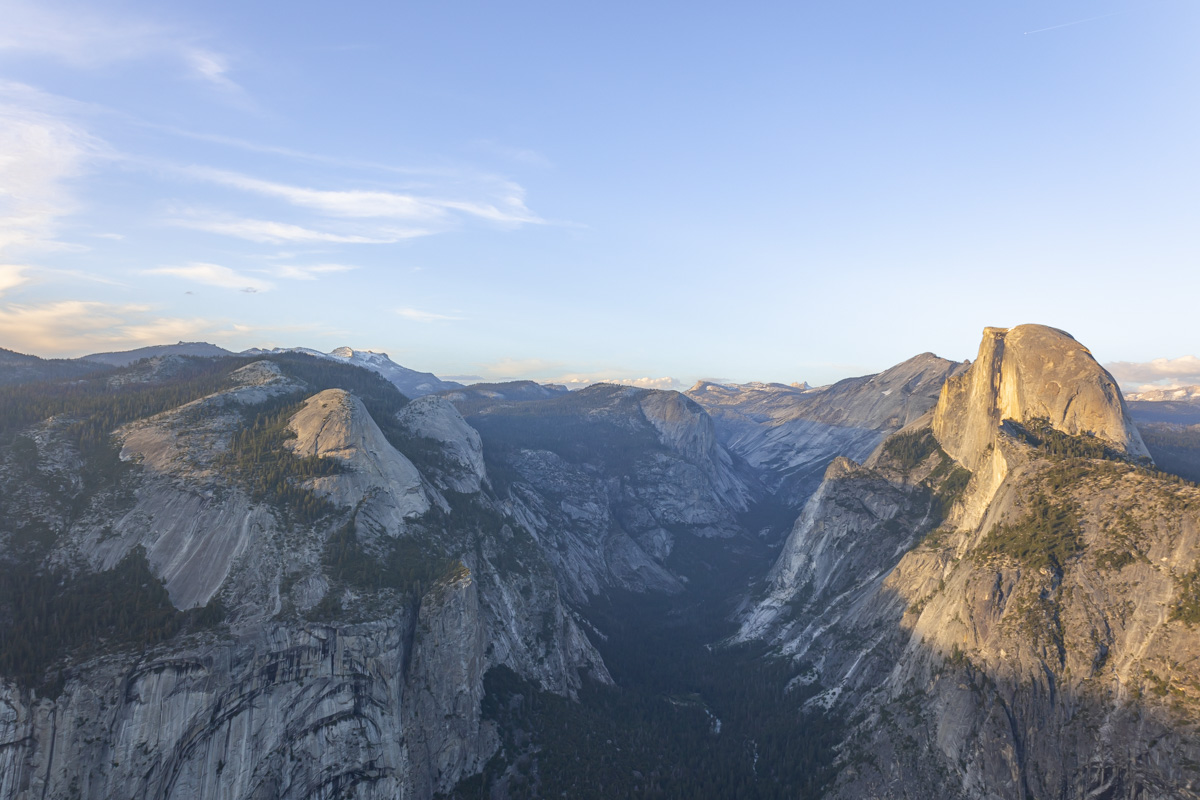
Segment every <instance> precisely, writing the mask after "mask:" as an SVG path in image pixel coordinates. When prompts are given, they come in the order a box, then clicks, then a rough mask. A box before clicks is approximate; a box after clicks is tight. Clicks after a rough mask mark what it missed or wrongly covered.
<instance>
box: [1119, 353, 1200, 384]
mask: <svg viewBox="0 0 1200 800" xmlns="http://www.w3.org/2000/svg"><path fill="white" fill-rule="evenodd" d="M1104 366H1105V368H1106V369H1107V370H1108V371H1109V372H1111V373H1112V376H1113V377H1114V378H1116V379H1117V383H1119V384H1120V385H1121V388H1122V389H1125V390H1126V391H1129V390H1132V389H1133V388H1134V387H1137V389H1138V390H1139V391H1144V390H1149V389H1161V388H1175V387H1178V386H1191V385H1197V384H1200V358H1197V357H1196V356H1180V357H1179V358H1156V359H1153V360H1151V361H1115V362H1113V363H1111V364H1105V365H1104Z"/></svg>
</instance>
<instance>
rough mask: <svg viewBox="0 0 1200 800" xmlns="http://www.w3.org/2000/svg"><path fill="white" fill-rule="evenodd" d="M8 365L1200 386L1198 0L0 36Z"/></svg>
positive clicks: (548, 13) (38, 12) (371, 7)
mask: <svg viewBox="0 0 1200 800" xmlns="http://www.w3.org/2000/svg"><path fill="white" fill-rule="evenodd" d="M0 19H2V20H3V24H0V347H6V348H9V349H13V350H18V351H20V352H26V353H34V354H37V355H41V356H56V357H61V356H78V355H82V354H85V353H90V352H97V351H107V350H121V349H131V348H134V347H140V346H145V345H149V344H161V343H170V342H175V341H178V340H186V341H195V340H204V341H210V342H214V343H216V344H220V345H222V346H224V347H228V348H231V349H234V350H240V349H244V348H248V347H255V346H257V347H272V346H305V347H314V348H318V349H322V350H330V349H332V348H334V347H337V346H341V345H350V346H352V347H355V348H359V349H372V350H378V351H385V352H387V353H389V354H390V356H391V357H392V359H393V360H395V361H397V362H398V363H401V364H404V365H405V366H408V367H412V368H414V369H419V370H427V371H432V372H435V373H437V374H438V375H441V376H455V377H459V378H460V379H467V380H473V379H477V378H478V379H486V380H498V379H505V378H533V379H536V380H546V381H555V382H567V383H570V384H572V385H581V384H584V383H587V382H590V381H594V380H601V379H607V380H613V379H623V380H628V381H636V382H641V383H643V384H645V385H655V386H685V385H687V384H689V383H691V382H692V381H693V380H695V379H697V378H701V377H705V378H715V379H719V380H727V381H739V382H741V381H751V380H759V381H779V382H784V383H790V382H793V381H808V382H810V383H812V384H823V383H828V382H831V381H833V380H837V379H839V378H843V377H847V376H851V375H860V374H866V373H870V372H875V371H878V370H880V369H884V368H886V367H888V366H890V365H892V364H895V363H898V362H900V361H902V360H904V359H906V358H908V357H910V356H913V355H916V354H918V353H921V352H925V351H932V352H935V353H937V354H938V355H941V356H944V357H947V358H953V359H956V360H961V359H966V358H972V357H974V355H975V351H976V349H977V347H978V343H979V338H980V334H981V331H982V329H983V328H984V327H985V326H989V325H995V326H1011V325H1016V324H1020V323H1025V322H1039V323H1043V324H1048V325H1053V326H1055V327H1058V328H1062V329H1064V330H1067V331H1069V332H1070V333H1072V334H1073V335H1074V336H1075V337H1076V338H1077V339H1079V340H1080V341H1081V342H1083V343H1084V344H1085V345H1087V346H1088V347H1089V348H1090V349H1091V351H1092V352H1093V354H1095V355H1096V357H1097V358H1098V359H1099V360H1100V361H1101V362H1103V363H1106V364H1109V365H1110V368H1111V369H1112V370H1113V372H1114V374H1115V375H1116V376H1117V378H1118V379H1119V380H1121V381H1122V384H1123V385H1124V386H1126V388H1130V389H1132V388H1134V384H1139V385H1140V384H1143V383H1151V384H1178V383H1200V360H1198V359H1197V357H1196V354H1197V353H1200V341H1198V335H1197V332H1196V331H1197V326H1196V323H1195V319H1196V306H1197V300H1198V299H1200V237H1198V236H1197V235H1196V230H1197V222H1196V221H1197V219H1200V148H1198V147H1197V146H1196V143H1197V142H1198V141H1200V102H1197V101H1198V100H1200V94H1198V89H1197V87H1200V48H1198V47H1197V46H1196V43H1197V41H1200V3H1197V2H1196V1H1195V0H1139V2H1118V1H1115V0H1114V1H1113V2H1108V1H1106V0H1101V1H1100V2H1096V1H1095V0H1093V1H1092V2H1047V0H1039V2H1026V1H1025V0H1011V1H1007V2H978V3H977V2H971V3H963V2H961V0H957V2H940V1H938V0H933V1H931V2H924V3H918V4H912V3H909V4H905V3H894V2H873V1H871V2H869V1H866V0H842V1H841V2H836V3H835V2H808V1H801V2H796V1H795V0H792V2H786V3H785V2H750V3H744V4H736V5H735V4H729V3H720V4H717V3H709V2H695V1H693V2H688V3H682V2H667V1H666V0H663V2H655V3H645V2H640V3H627V2H619V1H618V0H606V2H603V3H599V2H586V1H582V0H581V2H572V3H561V2H555V3H551V2H545V3H534V2H522V1H521V0H515V1H514V2H507V3H495V2H471V1H470V0H461V1H460V0H451V1H450V2H441V3H411V2H388V3H377V2H349V3H342V4H336V5H335V4H330V3H315V2H296V1H295V0H293V1H292V2H288V3H282V2H273V1H272V0H264V1H263V2H255V3H245V2H236V3H234V2H226V1H225V0H210V2H206V3H191V4H177V3H171V4H167V3H149V2H110V1H109V0H91V2H87V3H78V4H70V3H61V2H57V1H56V0H38V2H27V1H26V0H0Z"/></svg>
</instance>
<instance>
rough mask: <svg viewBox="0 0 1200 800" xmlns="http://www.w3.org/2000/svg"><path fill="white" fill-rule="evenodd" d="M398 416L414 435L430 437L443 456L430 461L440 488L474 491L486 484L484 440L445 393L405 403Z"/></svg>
mask: <svg viewBox="0 0 1200 800" xmlns="http://www.w3.org/2000/svg"><path fill="white" fill-rule="evenodd" d="M397 420H398V421H399V422H400V424H401V425H402V426H403V427H404V428H405V429H406V430H407V431H408V433H409V434H410V435H411V436H412V437H413V438H415V439H418V440H420V439H427V440H430V441H431V442H432V443H436V444H432V445H431V446H430V447H429V448H428V449H430V450H436V452H437V453H438V455H439V456H440V457H439V458H438V459H437V462H436V463H435V464H431V465H430V466H431V467H432V471H433V472H434V475H433V479H434V481H435V483H437V484H438V486H439V488H442V489H449V490H451V491H455V492H461V493H464V494H474V493H475V492H478V491H480V490H481V489H482V488H483V483H484V481H485V480H486V479H487V470H486V467H485V465H484V461H483V440H482V439H481V438H480V437H479V432H478V431H476V430H475V429H474V428H472V427H471V426H470V425H468V424H467V421H466V420H465V419H463V417H462V414H460V413H458V409H456V408H455V407H454V405H453V404H452V403H451V402H450V401H448V400H446V399H445V398H442V397H436V396H432V395H430V396H427V397H422V398H419V399H417V400H414V401H413V402H411V403H409V404H408V405H407V406H405V407H404V408H403V409H402V410H401V411H400V413H399V414H398V415H397Z"/></svg>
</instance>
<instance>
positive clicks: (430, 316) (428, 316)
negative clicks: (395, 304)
mask: <svg viewBox="0 0 1200 800" xmlns="http://www.w3.org/2000/svg"><path fill="white" fill-rule="evenodd" d="M396 313H397V314H399V315H400V316H402V317H404V318H405V319H409V320H412V321H413V322H443V321H446V320H456V319H462V317H455V316H451V315H449V314H435V313H434V312H432V311H421V310H420V309H417V308H397V309H396Z"/></svg>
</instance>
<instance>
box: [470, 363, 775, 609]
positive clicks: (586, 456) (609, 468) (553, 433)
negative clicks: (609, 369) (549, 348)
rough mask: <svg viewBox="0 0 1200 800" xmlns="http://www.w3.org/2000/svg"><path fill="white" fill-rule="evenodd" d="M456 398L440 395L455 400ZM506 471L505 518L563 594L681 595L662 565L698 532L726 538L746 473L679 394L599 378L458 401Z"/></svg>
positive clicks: (746, 493)
mask: <svg viewBox="0 0 1200 800" xmlns="http://www.w3.org/2000/svg"><path fill="white" fill-rule="evenodd" d="M458 394H460V393H458V392H455V393H453V394H451V395H447V397H449V398H453V397H454V396H455V395H458ZM457 402H461V403H462V404H463V407H464V408H466V409H467V410H468V411H469V412H472V413H470V414H469V415H468V417H467V419H468V421H469V422H470V423H471V424H472V426H474V427H475V428H477V429H478V430H479V431H480V433H481V434H482V436H483V445H484V448H485V451H486V452H488V453H490V454H491V455H490V456H489V457H491V458H495V459H496V460H497V461H498V462H500V464H501V465H502V468H501V469H500V470H499V472H497V471H496V470H489V471H490V474H491V476H492V478H493V480H495V479H496V478H497V475H498V474H503V476H504V478H505V481H504V484H506V485H503V486H502V493H503V495H504V497H505V501H506V502H505V509H506V511H507V513H509V514H511V515H513V517H514V518H516V519H518V520H520V521H521V523H522V525H523V526H524V527H525V528H527V529H528V530H529V531H531V533H532V534H533V535H534V536H535V537H536V538H537V539H538V540H539V541H540V542H541V543H542V548H543V550H544V552H545V553H546V554H547V558H548V559H549V560H550V561H551V562H552V563H553V564H554V566H555V572H556V573H557V574H558V575H559V576H560V577H561V579H562V587H563V591H564V592H565V594H566V595H567V596H568V597H569V598H570V599H571V600H572V601H573V602H577V603H586V602H587V601H588V600H589V599H590V598H591V597H593V596H594V595H596V594H598V593H600V592H602V591H604V590H605V589H607V588H609V587H614V588H622V589H628V590H631V591H638V592H642V591H663V592H677V591H680V590H681V588H682V586H683V584H684V583H685V582H686V580H687V576H686V575H682V574H679V573H676V572H674V571H673V570H671V569H669V568H668V567H667V566H666V564H667V562H668V559H670V558H671V557H672V554H674V553H676V552H677V550H678V548H679V547H680V546H681V545H682V546H684V547H688V546H690V545H691V544H692V543H694V541H695V540H697V539H711V538H723V539H733V538H735V537H737V536H738V535H739V534H741V532H742V528H741V526H740V524H739V520H738V515H739V514H740V513H742V512H744V511H745V510H746V509H747V508H748V506H749V502H750V499H751V497H752V496H753V492H754V487H753V480H752V479H748V478H747V476H746V475H744V474H743V473H742V472H740V471H739V469H738V465H737V464H736V463H735V461H734V459H733V458H732V457H731V456H730V455H729V453H728V452H727V451H726V450H725V449H724V448H723V447H722V446H721V445H720V443H719V442H718V441H717V438H716V434H715V430H714V428H713V424H712V421H711V419H710V418H709V417H708V415H707V414H706V413H705V412H704V410H703V409H702V408H701V407H700V406H698V405H697V404H696V403H694V402H692V401H691V400H689V399H687V398H686V397H683V396H682V395H680V394H679V393H677V392H661V391H651V390H646V389H638V388H633V387H626V386H614V385H605V384H599V385H596V386H592V387H589V388H587V389H583V390H580V391H578V392H572V393H570V394H566V393H552V394H551V395H550V396H549V397H548V398H545V399H542V400H532V399H525V400H521V401H512V400H510V399H508V398H507V397H506V396H498V397H496V398H494V399H493V401H492V403H491V404H490V405H489V404H487V403H484V402H483V398H482V397H481V396H480V395H478V394H470V393H464V394H463V399H462V400H461V401H457Z"/></svg>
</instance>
